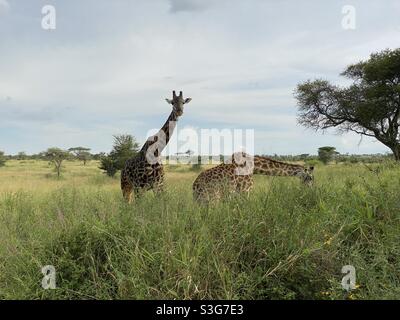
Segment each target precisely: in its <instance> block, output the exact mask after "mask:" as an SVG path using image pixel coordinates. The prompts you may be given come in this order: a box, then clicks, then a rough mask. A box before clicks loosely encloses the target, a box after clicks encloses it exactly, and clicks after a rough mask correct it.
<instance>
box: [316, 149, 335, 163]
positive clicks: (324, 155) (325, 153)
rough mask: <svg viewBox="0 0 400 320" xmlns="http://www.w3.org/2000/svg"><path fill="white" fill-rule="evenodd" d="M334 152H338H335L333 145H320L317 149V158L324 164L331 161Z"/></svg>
mask: <svg viewBox="0 0 400 320" xmlns="http://www.w3.org/2000/svg"><path fill="white" fill-rule="evenodd" d="M336 154H338V152H336V148H335V147H321V148H319V149H318V159H319V160H320V161H321V162H322V163H324V164H327V163H328V162H330V161H332V160H333V157H334V156H335V155H336Z"/></svg>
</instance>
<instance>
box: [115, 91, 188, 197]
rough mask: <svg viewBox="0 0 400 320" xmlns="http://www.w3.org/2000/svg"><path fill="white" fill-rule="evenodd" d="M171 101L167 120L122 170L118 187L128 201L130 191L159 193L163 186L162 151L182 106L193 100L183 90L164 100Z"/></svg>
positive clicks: (180, 114)
mask: <svg viewBox="0 0 400 320" xmlns="http://www.w3.org/2000/svg"><path fill="white" fill-rule="evenodd" d="M165 100H166V101H167V102H168V103H169V104H172V111H171V114H170V115H169V117H168V119H167V121H166V122H165V124H164V125H163V126H162V128H161V129H160V130H159V131H158V133H157V134H156V135H154V136H152V137H150V138H148V139H147V141H146V143H145V144H144V145H143V147H142V149H141V150H140V151H139V153H138V154H137V155H135V156H134V157H132V158H130V159H129V160H127V161H126V163H125V167H124V169H123V170H122V172H121V189H122V194H123V196H124V198H125V199H126V200H127V201H128V202H129V203H131V202H132V193H134V194H138V193H140V192H141V191H146V190H150V189H154V190H155V191H157V192H160V191H161V190H162V189H163V183H164V169H163V165H162V163H161V152H162V151H163V149H164V148H165V147H166V146H167V144H168V142H169V140H170V138H171V136H172V133H173V132H174V130H175V127H176V122H177V121H178V119H179V117H180V116H182V114H183V108H184V107H183V106H184V104H186V103H189V102H190V101H191V100H192V99H191V98H187V99H184V98H183V94H182V91H180V93H179V96H177V95H176V94H175V91H173V92H172V100H170V99H165Z"/></svg>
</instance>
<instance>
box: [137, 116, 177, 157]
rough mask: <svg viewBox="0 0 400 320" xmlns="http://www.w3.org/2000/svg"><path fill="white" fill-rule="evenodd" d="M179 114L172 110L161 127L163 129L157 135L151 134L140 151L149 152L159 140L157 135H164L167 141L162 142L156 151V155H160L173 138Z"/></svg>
mask: <svg viewBox="0 0 400 320" xmlns="http://www.w3.org/2000/svg"><path fill="white" fill-rule="evenodd" d="M178 119H179V116H178V115H177V114H176V112H175V111H174V110H172V111H171V113H170V115H169V117H168V119H167V121H166V122H165V123H164V125H163V126H162V127H161V129H160V130H159V131H158V132H157V134H156V135H154V136H151V137H150V138H149V139H147V141H146V143H145V144H144V145H143V147H142V149H141V150H140V152H144V153H145V152H147V150H148V149H149V147H150V146H151V145H153V144H154V143H155V142H157V139H158V138H157V137H161V136H162V137H164V138H165V143H162V144H160V145H159V147H158V148H157V150H156V152H155V156H159V155H160V154H161V152H162V151H163V150H164V149H165V147H166V146H167V144H168V142H169V140H170V139H171V136H172V134H173V133H174V130H175V127H176V122H177V121H178Z"/></svg>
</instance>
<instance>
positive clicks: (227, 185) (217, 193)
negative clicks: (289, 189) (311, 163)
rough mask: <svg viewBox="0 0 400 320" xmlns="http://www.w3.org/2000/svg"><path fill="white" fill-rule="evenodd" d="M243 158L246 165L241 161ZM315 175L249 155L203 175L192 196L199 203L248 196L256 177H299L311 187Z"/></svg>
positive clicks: (311, 171)
mask: <svg viewBox="0 0 400 320" xmlns="http://www.w3.org/2000/svg"><path fill="white" fill-rule="evenodd" d="M243 157H244V159H246V161H242V160H243ZM236 159H239V161H235V160H236ZM244 163H245V164H246V166H243V164H244ZM246 167H247V168H246ZM313 171H314V167H310V168H306V167H304V166H302V165H299V164H290V163H285V162H281V161H276V160H273V159H270V158H267V157H260V156H255V157H254V158H253V159H252V158H251V157H250V156H249V155H246V154H243V153H236V154H234V155H233V159H232V163H229V164H226V163H222V164H220V165H218V166H216V167H214V168H211V169H208V170H206V171H203V172H202V173H200V175H199V176H198V177H197V178H196V180H195V181H194V183H193V195H194V198H195V200H197V201H203V202H208V201H210V200H217V199H220V198H221V197H222V196H223V195H224V194H225V193H228V194H229V193H235V192H236V193H242V192H243V193H249V192H250V190H251V189H252V188H253V184H254V182H253V174H262V175H267V176H297V177H299V178H300V179H301V180H302V182H303V183H305V184H307V185H311V184H312V183H313V180H314V176H313Z"/></svg>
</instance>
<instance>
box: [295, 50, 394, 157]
mask: <svg viewBox="0 0 400 320" xmlns="http://www.w3.org/2000/svg"><path fill="white" fill-rule="evenodd" d="M341 75H342V76H345V77H347V78H349V79H351V80H352V81H353V83H352V84H351V85H350V86H349V87H347V88H340V87H338V86H335V85H333V84H331V83H329V82H328V81H326V80H321V79H319V80H315V81H311V80H308V81H306V82H304V83H301V84H299V85H298V86H297V90H296V98H297V101H298V106H299V122H300V123H301V124H303V125H304V126H306V127H310V128H313V129H317V130H318V129H320V130H325V129H328V128H337V129H339V130H341V131H353V132H356V133H359V134H361V135H366V136H371V137H375V138H376V139H377V140H378V141H379V142H381V143H383V144H384V145H385V146H387V147H388V148H390V149H391V150H392V152H393V155H394V157H395V159H396V160H400V137H399V127H400V94H399V93H400V49H396V50H384V51H382V52H379V53H375V54H372V55H371V57H370V59H369V60H367V61H362V62H359V63H357V64H354V65H350V66H348V67H347V68H346V70H345V71H344V72H343V73H342V74H341Z"/></svg>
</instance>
